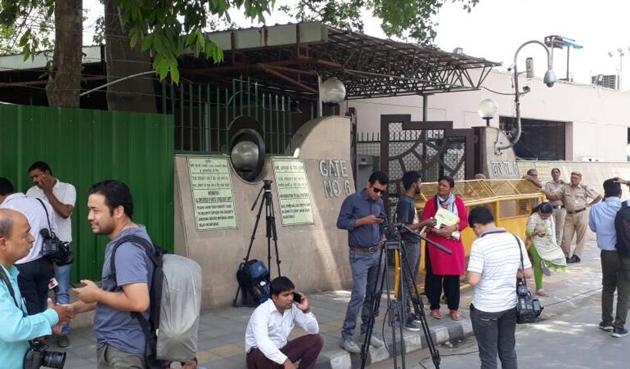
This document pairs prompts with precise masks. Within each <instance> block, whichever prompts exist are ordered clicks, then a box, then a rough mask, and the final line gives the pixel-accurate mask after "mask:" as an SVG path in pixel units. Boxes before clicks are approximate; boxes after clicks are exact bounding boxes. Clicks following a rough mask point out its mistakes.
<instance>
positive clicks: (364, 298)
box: [337, 172, 389, 354]
mask: <svg viewBox="0 0 630 369" xmlns="http://www.w3.org/2000/svg"><path fill="white" fill-rule="evenodd" d="M388 182H389V178H388V177H387V174H385V173H383V172H374V173H372V174H371V175H370V178H369V179H368V186H367V187H366V188H364V189H363V191H361V192H355V193H353V194H352V195H350V196H348V197H346V199H345V200H343V204H342V205H341V210H340V211H339V217H338V218H337V228H339V229H345V230H347V231H348V244H349V246H350V250H349V251H350V252H349V258H350V267H351V268H352V293H351V295H350V302H349V303H348V309H347V310H346V317H345V318H344V321H343V328H342V330H341V347H342V348H343V349H344V350H346V351H348V352H350V353H354V354H358V353H360V352H361V348H359V345H358V344H357V343H356V342H355V341H354V338H353V333H354V328H355V327H356V325H357V315H358V314H359V311H361V334H364V333H365V331H366V328H367V326H366V325H367V323H368V320H369V318H370V313H371V310H372V308H371V306H372V298H373V296H372V292H373V291H374V290H375V286H376V283H377V278H378V275H379V270H378V266H379V264H380V265H383V264H382V263H380V259H381V258H380V255H381V252H380V251H381V243H382V241H383V229H384V227H383V224H382V223H384V222H385V223H386V221H385V219H386V217H385V209H384V205H383V199H382V198H381V196H383V194H384V193H385V192H386V191H387V183H388ZM370 344H371V345H372V346H374V347H382V346H383V345H384V343H383V341H381V340H380V339H378V338H376V337H375V336H374V335H373V336H372V338H371V341H370Z"/></svg>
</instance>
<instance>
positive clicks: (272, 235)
mask: <svg viewBox="0 0 630 369" xmlns="http://www.w3.org/2000/svg"><path fill="white" fill-rule="evenodd" d="M271 183H272V181H271V180H268V179H265V180H263V187H262V188H261V189H260V192H258V196H256V200H254V203H253V204H252V208H251V211H254V208H256V203H258V199H260V195H262V201H261V202H260V206H259V207H258V213H257V214H256V223H254V230H253V231H252V236H251V238H250V241H249V247H248V248H247V255H245V257H244V258H243V261H244V264H245V265H247V262H248V261H249V255H250V254H251V252H252V246H253V245H254V239H255V238H256V231H257V230H258V223H259V222H260V215H261V214H262V209H263V206H264V207H265V227H266V228H265V229H266V232H265V237H267V265H268V266H269V274H271V240H273V246H274V249H275V251H276V266H277V267H278V276H281V275H282V274H281V273H280V263H281V262H282V261H281V260H280V254H279V253H278V232H277V231H276V216H275V212H274V209H273V198H272V195H271ZM239 292H241V286H240V285H239V286H238V288H237V289H236V295H235V296H234V300H233V301H232V305H234V306H236V301H237V300H238V294H239Z"/></svg>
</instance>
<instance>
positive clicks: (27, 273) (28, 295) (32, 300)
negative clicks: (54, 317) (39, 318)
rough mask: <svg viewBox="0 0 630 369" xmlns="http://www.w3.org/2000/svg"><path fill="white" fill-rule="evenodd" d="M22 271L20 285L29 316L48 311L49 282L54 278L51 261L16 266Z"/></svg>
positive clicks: (19, 276) (34, 261) (40, 259)
mask: <svg viewBox="0 0 630 369" xmlns="http://www.w3.org/2000/svg"><path fill="white" fill-rule="evenodd" d="M16 267H17V268H18V270H19V271H20V274H19V275H18V285H19V287H20V292H21V294H22V297H23V298H24V301H25V303H26V310H27V311H28V315H34V314H38V313H41V312H43V311H45V310H46V308H47V306H48V303H47V302H46V300H47V299H48V281H49V280H50V278H52V276H53V267H52V264H51V263H50V261H48V260H46V259H44V258H39V259H37V260H33V261H29V262H28V263H24V264H16Z"/></svg>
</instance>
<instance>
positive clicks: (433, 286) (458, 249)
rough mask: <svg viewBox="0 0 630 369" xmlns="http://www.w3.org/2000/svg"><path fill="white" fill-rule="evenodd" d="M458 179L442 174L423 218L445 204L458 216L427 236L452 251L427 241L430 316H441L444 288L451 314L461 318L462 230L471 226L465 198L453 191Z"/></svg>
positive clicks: (429, 216) (427, 290)
mask: <svg viewBox="0 0 630 369" xmlns="http://www.w3.org/2000/svg"><path fill="white" fill-rule="evenodd" d="M454 186H455V181H454V180H453V178H451V177H449V176H443V177H441V178H440V180H439V181H438V193H437V195H435V196H434V197H432V198H430V199H429V200H428V201H427V203H426V205H425V206H424V211H423V212H422V218H423V219H429V218H432V217H434V216H435V213H436V212H437V209H438V207H442V208H444V209H446V210H448V211H450V212H452V213H454V214H457V216H459V224H457V225H454V226H450V227H445V226H443V227H442V228H440V229H435V228H431V229H430V230H429V231H428V234H427V238H428V239H430V240H432V241H435V242H437V243H439V244H441V245H444V246H446V247H447V248H448V249H450V250H451V251H453V254H452V255H448V254H446V253H444V252H442V251H440V250H438V249H436V248H434V247H431V246H430V245H428V246H427V247H426V250H427V251H428V255H429V257H428V258H426V272H427V274H426V279H425V286H424V288H425V292H426V294H427V297H428V298H429V303H430V304H431V316H432V317H434V318H435V319H441V318H442V314H441V313H440V296H441V295H442V291H444V294H445V295H446V301H447V305H448V308H449V310H450V312H449V315H450V316H451V318H452V319H453V320H460V319H461V313H460V312H459V278H460V276H461V275H463V274H464V272H465V270H466V269H465V254H464V245H463V243H462V240H461V235H460V234H459V232H461V231H462V230H464V228H466V227H468V212H467V211H466V206H465V205H464V201H462V199H461V198H460V197H459V196H455V195H454V194H453V187H454Z"/></svg>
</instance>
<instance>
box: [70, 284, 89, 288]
mask: <svg viewBox="0 0 630 369" xmlns="http://www.w3.org/2000/svg"><path fill="white" fill-rule="evenodd" d="M70 285H71V286H72V288H82V287H85V283H70Z"/></svg>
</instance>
